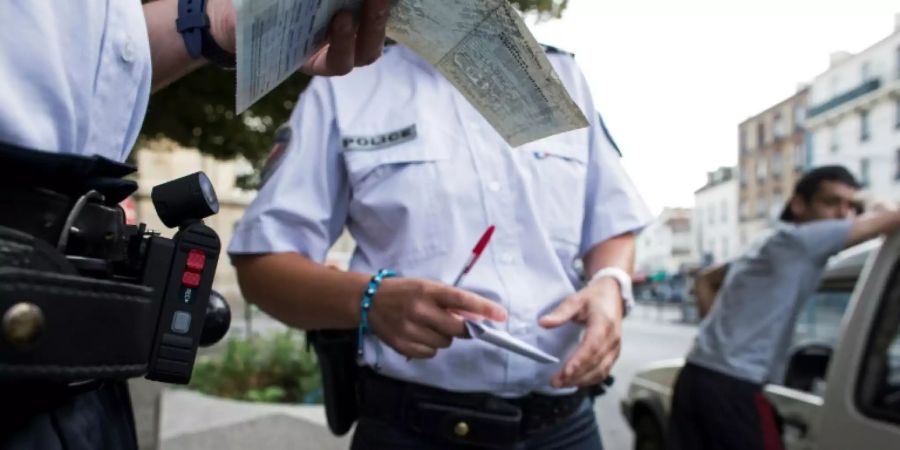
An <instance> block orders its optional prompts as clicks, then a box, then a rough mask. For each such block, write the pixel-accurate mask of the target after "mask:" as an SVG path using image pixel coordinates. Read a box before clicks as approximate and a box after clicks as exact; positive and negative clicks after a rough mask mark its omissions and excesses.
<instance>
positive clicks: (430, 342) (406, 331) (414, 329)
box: [402, 322, 453, 348]
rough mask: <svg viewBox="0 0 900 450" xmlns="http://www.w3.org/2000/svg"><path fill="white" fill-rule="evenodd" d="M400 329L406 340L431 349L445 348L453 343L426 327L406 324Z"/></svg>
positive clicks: (447, 337)
mask: <svg viewBox="0 0 900 450" xmlns="http://www.w3.org/2000/svg"><path fill="white" fill-rule="evenodd" d="M402 327H403V330H402V331H403V335H404V337H405V339H406V340H409V341H412V342H416V343H419V344H423V345H425V346H428V347H431V348H447V347H449V346H450V343H451V342H452V341H453V340H452V338H450V337H449V336H445V335H442V334H440V333H438V332H436V331H434V330H432V329H431V328H429V327H427V326H421V325H417V324H414V323H411V322H406V323H404V324H403V325H402Z"/></svg>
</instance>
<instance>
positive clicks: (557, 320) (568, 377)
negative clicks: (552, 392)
mask: <svg viewBox="0 0 900 450" xmlns="http://www.w3.org/2000/svg"><path fill="white" fill-rule="evenodd" d="M622 309H623V305H622V297H621V294H620V292H619V286H618V284H617V283H616V282H615V280H613V279H611V278H606V279H600V280H598V281H596V282H593V283H591V284H589V285H588V286H586V287H585V288H584V289H582V290H580V291H578V292H576V293H574V294H572V295H570V296H569V297H568V298H566V299H565V300H564V301H563V302H562V303H560V304H559V306H557V307H556V309H554V310H553V311H552V312H550V314H547V315H546V316H544V317H541V319H540V321H539V323H540V325H541V326H542V327H544V328H555V327H558V326H560V325H562V324H564V323H566V322H568V321H570V320H574V321H576V322H579V323H583V324H585V330H584V336H583V337H582V339H581V344H580V345H579V346H578V348H577V349H576V350H575V353H574V354H572V357H571V358H569V360H568V361H566V363H565V364H564V365H563V368H562V370H561V371H560V372H559V373H558V374H556V376H554V377H553V379H552V380H551V384H552V385H553V386H554V387H558V388H559V387H568V386H590V385H593V384H597V383H600V382H601V381H603V380H604V379H605V378H606V377H607V376H608V375H609V371H610V370H611V369H612V366H613V363H615V362H616V359H618V357H619V350H620V348H621V338H622V313H623V311H622Z"/></svg>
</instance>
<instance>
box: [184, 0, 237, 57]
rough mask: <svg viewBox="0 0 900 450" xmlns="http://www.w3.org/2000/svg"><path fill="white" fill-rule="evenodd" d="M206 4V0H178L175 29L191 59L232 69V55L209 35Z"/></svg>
mask: <svg viewBox="0 0 900 450" xmlns="http://www.w3.org/2000/svg"><path fill="white" fill-rule="evenodd" d="M206 2H207V0H178V19H175V28H176V29H177V30H178V32H179V33H181V37H182V38H183V39H184V46H185V47H186V48H187V52H188V54H189V55H191V57H192V58H194V59H199V58H201V57H202V58H206V59H208V60H209V61H210V62H211V63H213V64H215V65H217V66H219V67H223V68H226V69H233V68H234V66H235V56H234V53H231V52H228V51H226V50H225V49H223V48H222V47H219V44H217V43H216V40H215V39H213V37H212V34H210V33H209V16H207V15H206Z"/></svg>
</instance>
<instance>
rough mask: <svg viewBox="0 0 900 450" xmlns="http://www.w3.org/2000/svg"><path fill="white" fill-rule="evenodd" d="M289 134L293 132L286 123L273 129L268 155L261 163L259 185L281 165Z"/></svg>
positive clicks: (289, 137)
mask: <svg viewBox="0 0 900 450" xmlns="http://www.w3.org/2000/svg"><path fill="white" fill-rule="evenodd" d="M291 135H293V132H292V131H291V127H289V126H287V125H282V126H281V127H279V128H278V130H276V131H275V139H274V141H273V143H272V150H270V151H269V156H268V157H266V162H265V163H264V164H263V167H262V170H261V171H260V186H262V185H264V184H266V182H267V181H269V178H270V177H271V176H272V174H273V173H275V170H276V169H278V167H279V166H280V165H281V161H282V160H283V159H284V154H285V149H286V148H287V145H288V144H289V143H290V142H291Z"/></svg>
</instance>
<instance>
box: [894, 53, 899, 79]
mask: <svg viewBox="0 0 900 450" xmlns="http://www.w3.org/2000/svg"><path fill="white" fill-rule="evenodd" d="M895 59H896V60H897V61H895V63H896V64H897V78H900V46H897V58H895Z"/></svg>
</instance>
